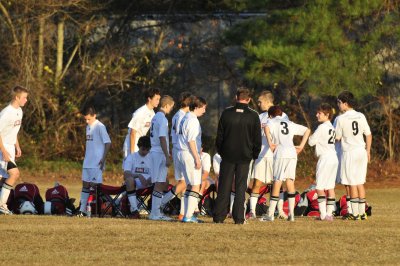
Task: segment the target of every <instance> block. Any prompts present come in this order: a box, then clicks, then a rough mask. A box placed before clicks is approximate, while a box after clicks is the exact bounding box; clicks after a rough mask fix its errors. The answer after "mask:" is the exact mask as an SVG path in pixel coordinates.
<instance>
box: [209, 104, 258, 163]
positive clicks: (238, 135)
mask: <svg viewBox="0 0 400 266" xmlns="http://www.w3.org/2000/svg"><path fill="white" fill-rule="evenodd" d="M215 144H216V147H217V151H218V153H219V154H220V155H221V157H222V159H223V160H227V161H229V162H231V163H245V162H250V161H251V160H252V159H257V158H258V155H259V153H260V151H261V124H260V118H259V116H258V114H257V112H256V111H254V110H253V109H250V108H249V106H248V105H247V104H243V103H236V105H235V106H232V107H228V108H227V109H225V110H224V111H223V112H222V115H221V117H220V119H219V123H218V132H217V139H216V141H215Z"/></svg>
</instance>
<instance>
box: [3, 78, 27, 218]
mask: <svg viewBox="0 0 400 266" xmlns="http://www.w3.org/2000/svg"><path fill="white" fill-rule="evenodd" d="M27 101H28V90H27V89H25V88H24V87H21V86H16V87H14V88H13V90H12V100H11V103H10V104H9V105H8V106H7V107H6V108H4V109H3V110H2V111H1V112H0V179H4V180H2V182H1V183H2V187H1V191H0V213H2V214H12V212H11V211H10V210H9V209H8V207H7V200H8V197H9V195H10V191H11V189H12V188H13V186H14V185H15V183H16V182H17V179H18V178H19V175H20V173H19V170H18V167H17V165H16V163H15V158H18V157H21V155H22V152H21V147H20V146H19V142H18V131H19V129H20V128H21V122H22V114H23V113H22V108H21V107H24V106H25V104H26V102H27ZM1 183H0V184H1Z"/></svg>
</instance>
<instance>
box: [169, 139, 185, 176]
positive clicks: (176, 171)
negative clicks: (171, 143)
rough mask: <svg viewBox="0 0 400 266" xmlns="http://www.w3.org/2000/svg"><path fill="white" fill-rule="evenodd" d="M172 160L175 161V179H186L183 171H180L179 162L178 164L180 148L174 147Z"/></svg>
mask: <svg viewBox="0 0 400 266" xmlns="http://www.w3.org/2000/svg"><path fill="white" fill-rule="evenodd" d="M172 160H173V161H174V175H175V180H176V181H180V180H185V178H184V177H183V174H182V171H179V169H178V167H177V164H178V150H177V149H176V148H174V147H172Z"/></svg>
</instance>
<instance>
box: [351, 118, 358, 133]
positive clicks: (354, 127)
mask: <svg viewBox="0 0 400 266" xmlns="http://www.w3.org/2000/svg"><path fill="white" fill-rule="evenodd" d="M351 128H352V129H353V135H354V136H357V134H358V131H359V130H358V122H357V121H353V122H352V123H351Z"/></svg>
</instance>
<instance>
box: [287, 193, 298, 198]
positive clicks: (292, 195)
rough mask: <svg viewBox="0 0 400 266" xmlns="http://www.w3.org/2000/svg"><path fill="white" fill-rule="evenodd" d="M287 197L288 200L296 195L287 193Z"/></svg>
mask: <svg viewBox="0 0 400 266" xmlns="http://www.w3.org/2000/svg"><path fill="white" fill-rule="evenodd" d="M287 196H288V198H294V197H296V193H288V194H287Z"/></svg>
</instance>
